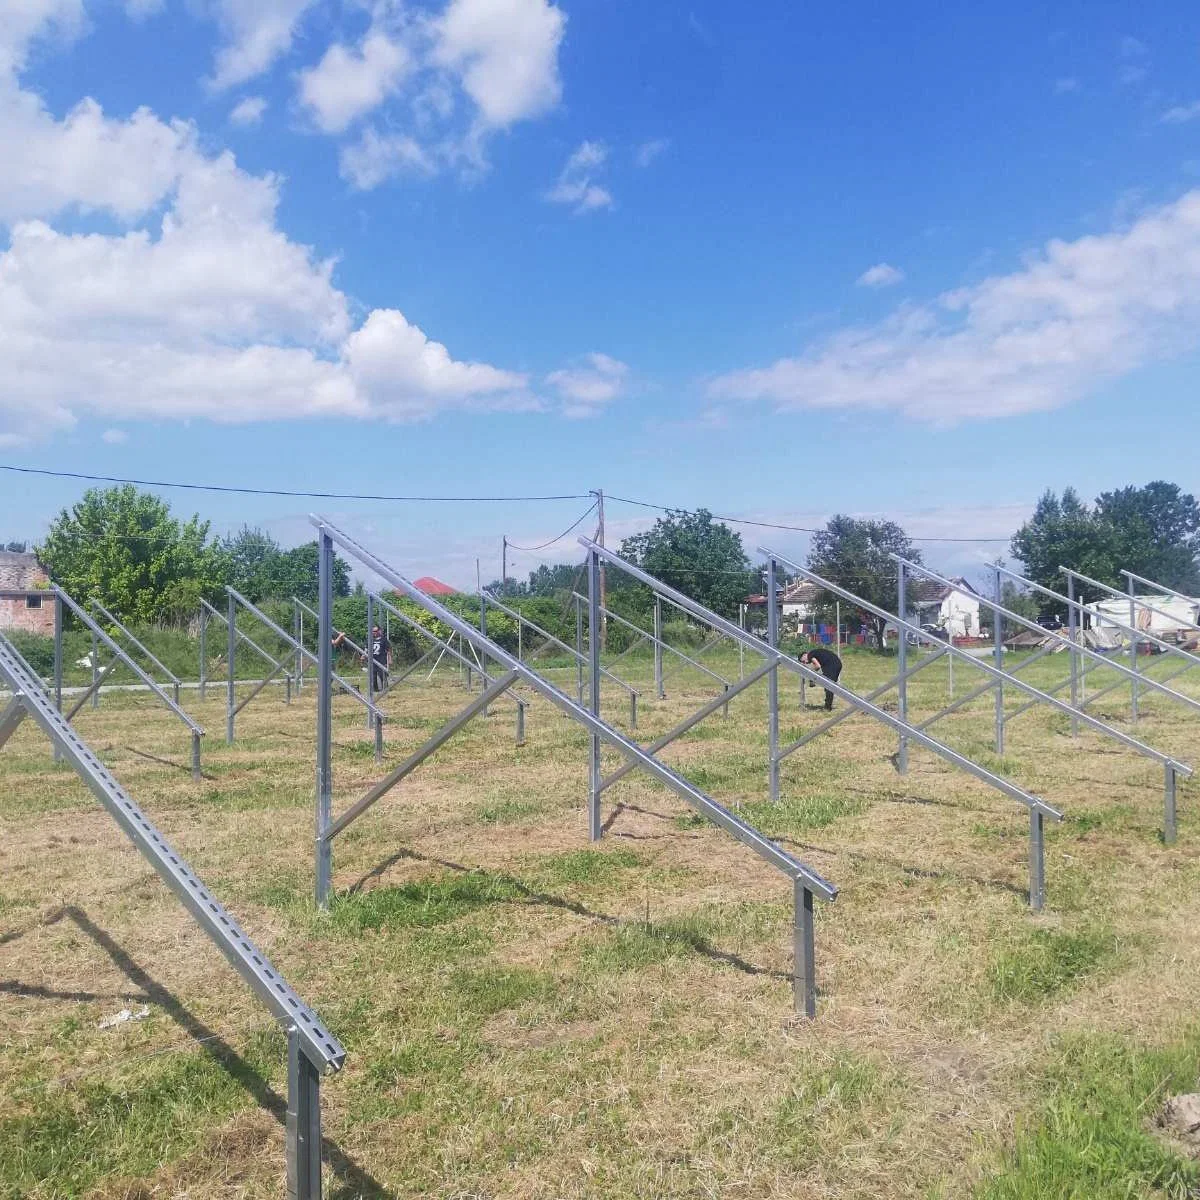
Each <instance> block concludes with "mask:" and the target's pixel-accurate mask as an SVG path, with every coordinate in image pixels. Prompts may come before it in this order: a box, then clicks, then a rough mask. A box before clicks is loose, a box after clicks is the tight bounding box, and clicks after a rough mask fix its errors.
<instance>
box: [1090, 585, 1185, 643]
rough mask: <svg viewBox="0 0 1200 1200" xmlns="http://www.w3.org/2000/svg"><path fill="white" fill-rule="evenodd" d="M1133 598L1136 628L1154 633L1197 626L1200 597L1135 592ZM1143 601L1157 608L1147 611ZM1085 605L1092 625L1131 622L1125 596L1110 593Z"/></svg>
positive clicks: (1128, 623) (1172, 631)
mask: <svg viewBox="0 0 1200 1200" xmlns="http://www.w3.org/2000/svg"><path fill="white" fill-rule="evenodd" d="M1133 601H1134V610H1135V612H1136V614H1137V621H1136V625H1137V628H1138V629H1142V630H1145V631H1146V632H1147V633H1152V634H1153V635H1154V636H1155V637H1162V636H1163V635H1164V634H1168V635H1169V634H1177V633H1179V632H1180V631H1181V630H1184V629H1196V628H1200V600H1184V599H1181V598H1180V597H1178V596H1159V595H1152V596H1151V595H1147V596H1134V598H1133ZM1143 604H1149V605H1151V606H1152V607H1154V608H1156V609H1158V610H1159V611H1158V612H1150V611H1149V609H1146V608H1143V607H1142V605H1143ZM1085 608H1086V611H1087V612H1088V614H1089V615H1090V617H1091V622H1092V628H1093V629H1103V628H1105V627H1106V626H1108V627H1110V628H1111V627H1113V626H1114V625H1130V624H1132V623H1133V622H1131V621H1130V619H1129V616H1130V612H1129V600H1128V599H1126V598H1120V599H1118V598H1117V597H1116V596H1110V597H1108V598H1107V599H1105V600H1097V601H1096V602H1095V603H1094V604H1088V605H1085ZM1106 618H1107V620H1106Z"/></svg>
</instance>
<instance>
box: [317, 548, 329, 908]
mask: <svg viewBox="0 0 1200 1200" xmlns="http://www.w3.org/2000/svg"><path fill="white" fill-rule="evenodd" d="M317 533H318V537H317V546H318V554H317V559H318V577H319V581H320V582H319V592H320V599H319V603H318V605H317V608H318V612H319V617H320V619H319V621H318V623H317V814H316V816H317V831H316V833H317V836H316V844H317V845H316V849H317V863H316V883H317V903H318V904H319V905H320V906H321V907H322V908H327V907H328V905H329V890H330V885H331V883H332V881H333V853H332V843H331V842H330V839H329V823H330V821H331V820H332V817H333V640H332V639H333V539H332V538H331V537H330V536H329V534H328V533H326V531H325V527H324V526H323V525H322V526H321V527H320V529H319V530H318V531H317Z"/></svg>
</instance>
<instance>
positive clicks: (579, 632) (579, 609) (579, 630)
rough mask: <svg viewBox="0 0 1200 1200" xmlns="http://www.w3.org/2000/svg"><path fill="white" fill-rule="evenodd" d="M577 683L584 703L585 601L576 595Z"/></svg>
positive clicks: (580, 700)
mask: <svg viewBox="0 0 1200 1200" xmlns="http://www.w3.org/2000/svg"><path fill="white" fill-rule="evenodd" d="M575 683H576V691H577V692H578V699H579V703H580V704H582V703H583V601H582V600H580V599H579V597H578V596H576V597H575Z"/></svg>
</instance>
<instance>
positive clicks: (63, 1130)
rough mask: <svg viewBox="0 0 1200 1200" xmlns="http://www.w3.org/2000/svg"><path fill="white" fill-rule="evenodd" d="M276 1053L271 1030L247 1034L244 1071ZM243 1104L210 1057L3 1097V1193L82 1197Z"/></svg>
mask: <svg viewBox="0 0 1200 1200" xmlns="http://www.w3.org/2000/svg"><path fill="white" fill-rule="evenodd" d="M281 1055H282V1038H281V1037H279V1036H278V1035H277V1034H276V1033H275V1031H274V1030H272V1031H270V1033H269V1034H268V1035H266V1036H260V1037H259V1038H257V1039H255V1042H254V1044H253V1045H252V1048H251V1051H250V1053H248V1055H247V1057H246V1060H245V1068H244V1069H245V1070H248V1071H251V1072H257V1073H260V1074H261V1072H262V1069H263V1065H264V1064H266V1063H269V1062H271V1061H272V1060H274V1062H275V1063H278V1062H279V1060H280V1057H281ZM249 1103H250V1096H249V1095H248V1093H247V1091H246V1089H245V1088H244V1087H243V1086H242V1083H241V1082H239V1080H238V1079H237V1078H236V1077H235V1075H233V1074H231V1073H230V1071H229V1070H228V1068H227V1067H226V1066H225V1065H223V1064H222V1063H219V1062H218V1061H217V1060H216V1059H215V1058H213V1057H212V1056H211V1055H209V1054H206V1053H203V1052H200V1051H193V1052H187V1053H182V1054H178V1055H172V1056H169V1057H166V1058H163V1059H159V1060H157V1061H151V1062H150V1063H149V1064H148V1065H145V1066H143V1067H141V1068H140V1069H138V1070H137V1071H136V1072H134V1073H132V1074H131V1075H130V1076H129V1077H128V1078H127V1079H126V1080H122V1081H120V1082H109V1081H107V1080H97V1079H84V1080H78V1081H75V1082H73V1083H72V1084H71V1086H70V1087H68V1088H65V1089H57V1088H56V1089H50V1088H44V1087H39V1088H38V1089H37V1090H36V1091H34V1092H32V1093H31V1094H28V1095H26V1096H25V1098H24V1099H23V1100H20V1101H13V1100H12V1099H11V1097H9V1098H6V1101H5V1104H6V1107H8V1106H9V1105H11V1109H10V1111H11V1112H12V1115H10V1116H4V1117H0V1196H2V1197H4V1200H18V1197H20V1198H22V1200H26V1198H29V1200H32V1198H33V1197H39V1198H41V1197H45V1198H47V1200H48V1198H49V1197H54V1198H56V1200H57V1198H60V1197H73V1196H82V1195H84V1194H85V1193H86V1191H87V1190H88V1189H89V1188H90V1187H91V1186H92V1185H93V1184H94V1183H95V1182H96V1181H97V1180H100V1179H103V1178H105V1177H108V1176H112V1175H128V1176H134V1177H136V1176H145V1175H150V1174H153V1172H154V1171H155V1170H156V1169H157V1168H158V1167H159V1166H160V1165H161V1164H162V1163H164V1162H170V1161H172V1160H173V1159H176V1158H178V1157H180V1156H181V1155H183V1154H186V1153H187V1152H188V1151H189V1150H192V1149H194V1148H195V1147H196V1146H198V1145H199V1144H200V1143H201V1141H202V1139H203V1137H204V1131H205V1129H206V1128H209V1127H211V1125H212V1124H213V1122H214V1121H217V1122H219V1121H220V1120H221V1119H222V1118H224V1117H227V1116H229V1115H230V1114H231V1113H233V1112H235V1111H237V1110H238V1109H240V1108H242V1107H245V1106H246V1105H248V1104H249Z"/></svg>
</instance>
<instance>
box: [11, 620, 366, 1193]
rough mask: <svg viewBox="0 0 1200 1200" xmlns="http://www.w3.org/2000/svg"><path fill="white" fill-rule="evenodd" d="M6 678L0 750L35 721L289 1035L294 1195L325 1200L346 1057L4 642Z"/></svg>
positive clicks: (290, 1184)
mask: <svg viewBox="0 0 1200 1200" xmlns="http://www.w3.org/2000/svg"><path fill="white" fill-rule="evenodd" d="M0 676H2V677H3V678H4V680H5V682H6V683H7V684H8V686H9V687H10V688H11V689H12V692H13V699H12V701H11V702H10V703H9V705H8V707H7V708H6V709H5V710H4V712H3V714H0V746H3V744H4V742H6V741H7V740H8V738H9V737H10V736H11V734H12V732H13V731H14V730H15V729H16V727H17V725H19V724H20V721H21V719H22V718H23V717H25V716H27V715H28V716H30V717H32V718H33V720H34V721H35V722H36V723H37V724H38V725H39V726H40V727H41V729H42V730H43V732H45V734H46V735H47V736H48V737H49V738H50V740H51V742H52V743H53V744H54V746H55V747H56V748H57V749H58V751H59V753H60V754H61V755H62V756H63V757H64V758H65V759H66V760H67V761H68V762H69V763H70V764H71V766H72V767H73V768H74V770H75V772H76V773H77V774H78V775H79V777H80V779H81V780H82V781H83V782H84V783H85V784H86V785H87V787H88V788H89V790H90V791H91V792H92V794H93V795H94V796H95V797H96V799H97V800H99V801H100V803H101V804H102V805H103V806H104V807H105V809H107V811H108V813H109V815H110V816H111V817H112V818H113V820H114V821H116V823H117V825H118V826H119V827H120V828H121V830H122V831H123V832H124V833H125V835H126V836H127V837H128V838H129V840H130V841H131V842H133V844H134V846H135V847H136V849H137V850H138V851H139V852H140V853H141V855H142V856H143V857H144V858H145V859H146V860H147V861H148V862H149V863H150V865H151V866H152V867H153V868H154V869H155V871H156V872H157V873H158V875H159V877H160V878H161V879H162V880H163V882H164V883H165V884H166V885H167V886H168V887H169V888H170V889H171V891H173V892H174V893H175V895H176V896H177V897H178V898H179V900H180V901H181V902H182V904H183V906H184V907H185V908H186V909H187V910H188V912H189V913H190V914H191V916H192V918H193V919H194V920H195V921H196V923H197V924H198V925H199V926H200V928H201V929H202V930H204V932H205V933H206V934H207V935H208V937H209V939H210V940H211V941H212V942H213V943H214V944H215V945H216V947H217V949H218V950H220V951H221V953H222V954H223V955H224V956H225V958H226V959H227V960H228V962H229V964H230V965H231V966H232V967H233V969H234V970H235V971H236V972H237V973H238V974H239V975H240V976H241V977H242V979H243V980H244V981H245V983H246V984H247V985H248V986H249V987H250V989H251V990H252V991H253V992H254V993H255V995H256V996H258V998H259V1000H261V1001H262V1003H263V1004H265V1005H266V1006H267V1008H268V1009H270V1011H271V1013H272V1015H273V1016H274V1017H275V1019H276V1020H277V1021H278V1022H279V1023H280V1024H281V1025H282V1026H283V1027H284V1029H285V1030H286V1032H287V1040H288V1084H289V1086H288V1129H287V1163H288V1188H289V1191H288V1194H289V1196H292V1197H296V1200H320V1196H321V1110H320V1076H321V1075H322V1074H325V1073H328V1072H333V1071H337V1070H340V1069H341V1066H342V1064H343V1062H344V1061H345V1057H346V1052H345V1050H344V1049H343V1048H342V1045H341V1043H340V1042H339V1041H338V1039H337V1038H336V1037H335V1036H334V1035H333V1033H331V1032H330V1030H329V1029H327V1028H326V1027H325V1025H324V1024H323V1023H322V1021H321V1019H320V1017H318V1016H317V1014H316V1013H315V1012H313V1010H312V1009H311V1008H309V1007H308V1005H307V1004H305V1003H304V1001H303V1000H301V999H300V997H299V996H298V995H297V994H296V993H295V991H293V990H292V988H291V986H290V985H289V984H288V982H287V981H286V980H285V979H284V978H283V976H282V975H281V974H280V973H279V972H278V971H277V970H276V969H275V967H274V966H273V965H272V964H271V962H270V960H269V959H268V958H267V956H266V955H265V954H264V953H263V952H262V951H261V950H260V949H259V948H258V947H257V946H256V945H255V944H254V943H253V942H252V941H251V940H250V938H249V936H248V935H247V934H246V932H245V931H244V930H243V929H242V927H241V926H240V925H239V924H238V922H237V920H236V918H235V917H234V916H233V915H232V914H231V913H230V912H229V911H228V910H227V909H226V908H225V907H224V906H223V905H222V904H221V902H220V901H219V900H217V898H216V897H215V896H214V895H213V894H212V893H211V892H210V891H209V890H208V888H206V887H205V886H204V883H203V882H202V881H201V880H200V878H199V877H198V876H197V875H196V874H195V872H194V871H192V869H191V868H190V867H189V866H188V864H187V863H186V862H185V861H184V860H183V858H182V857H181V856H180V855H179V854H178V853H177V852H176V851H175V850H174V849H173V847H172V846H171V844H170V843H169V842H168V841H167V839H166V838H165V837H163V835H162V834H161V833H160V832H159V831H158V830H157V829H156V828H155V827H154V825H153V824H151V822H150V821H149V819H148V818H147V817H146V815H145V813H144V812H143V811H142V809H141V808H140V807H139V806H138V804H137V803H136V802H135V801H134V800H133V799H132V798H131V797H130V796H129V795H128V793H127V792H126V791H125V790H124V788H122V787H121V785H120V784H119V783H118V782H117V781H116V779H115V778H114V777H113V775H112V773H111V772H110V771H109V770H108V768H107V767H106V766H105V765H104V763H102V762H101V761H100V759H99V758H97V756H96V755H95V754H94V753H93V751H92V750H91V748H90V747H89V746H88V745H87V743H85V742H84V741H83V739H82V738H81V737H80V736H79V734H78V733H77V732H76V731H75V729H74V728H73V727H72V726H71V724H70V723H69V722H68V721H67V720H66V718H65V717H64V716H63V715H62V713H60V712H59V711H58V710H57V709H56V708H55V707H54V705H53V704H52V703H51V701H50V700H49V699H47V697H46V696H45V695H44V693H43V692H42V689H41V687H40V685H39V682H38V680H37V678H36V675H35V674H34V672H33V669H32V668H31V667H30V666H29V664H28V663H27V662H26V661H25V660H24V659H23V658H22V657H21V655H20V654H19V653H18V651H17V650H16V648H15V647H14V646H13V645H12V643H11V642H10V641H9V640H8V638H6V637H4V636H3V635H2V634H0Z"/></svg>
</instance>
